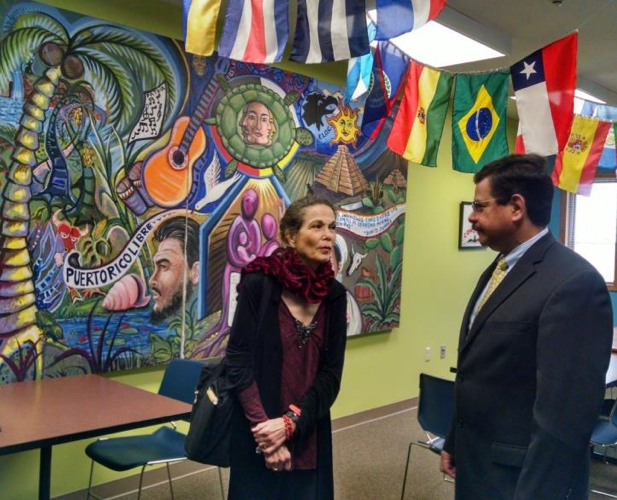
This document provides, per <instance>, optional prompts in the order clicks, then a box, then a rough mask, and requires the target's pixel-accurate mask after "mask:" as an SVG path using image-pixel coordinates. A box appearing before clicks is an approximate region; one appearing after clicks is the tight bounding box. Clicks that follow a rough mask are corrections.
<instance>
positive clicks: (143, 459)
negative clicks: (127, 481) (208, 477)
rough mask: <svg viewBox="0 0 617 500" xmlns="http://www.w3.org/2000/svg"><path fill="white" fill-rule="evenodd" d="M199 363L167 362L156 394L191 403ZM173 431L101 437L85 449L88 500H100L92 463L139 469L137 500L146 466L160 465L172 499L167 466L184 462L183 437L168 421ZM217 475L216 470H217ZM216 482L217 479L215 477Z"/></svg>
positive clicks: (180, 360)
mask: <svg viewBox="0 0 617 500" xmlns="http://www.w3.org/2000/svg"><path fill="white" fill-rule="evenodd" d="M202 366H203V363H200V362H199V361H192V360H188V359H175V360H173V361H171V362H170V363H169V364H168V365H167V368H166V369H165V374H164V375H163V381H162V382H161V386H160V388H159V391H158V393H159V394H160V395H161V396H167V397H168V398H173V399H177V400H179V401H183V402H185V403H189V404H192V403H193V399H194V397H195V386H196V385H197V381H198V380H199V374H200V372H201V368H202ZM171 425H172V426H173V427H174V429H171V428H169V427H161V428H159V429H158V430H156V431H155V432H154V433H152V434H144V435H140V436H128V437H118V438H101V439H98V440H97V441H95V442H94V443H91V444H90V445H88V446H87V447H86V455H88V456H89V457H90V458H91V459H92V465H91V467H90V480H89V482H88V496H87V497H86V498H87V499H88V500H89V499H90V496H92V497H94V498H97V499H100V497H98V496H97V495H95V494H94V493H93V492H92V475H93V472H94V462H97V463H99V464H101V465H103V466H104V467H107V468H108V469H111V470H115V471H118V472H120V471H125V470H129V469H133V468H134V467H139V466H141V474H140V475H139V490H138V493H137V499H138V500H139V498H140V496H141V488H142V482H143V476H144V471H145V469H146V467H147V466H148V465H154V464H162V463H164V464H165V465H166V466H167V477H168V478H169V490H170V491H171V498H172V499H173V498H174V491H173V487H172V484H171V471H170V469H169V464H170V463H171V462H178V461H181V460H186V456H185V452H184V439H185V437H186V436H185V435H184V434H182V433H181V432H178V431H176V430H175V424H174V423H173V422H171ZM219 475H220V470H219ZM219 479H220V477H219Z"/></svg>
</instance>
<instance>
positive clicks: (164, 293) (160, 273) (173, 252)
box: [150, 238, 199, 323]
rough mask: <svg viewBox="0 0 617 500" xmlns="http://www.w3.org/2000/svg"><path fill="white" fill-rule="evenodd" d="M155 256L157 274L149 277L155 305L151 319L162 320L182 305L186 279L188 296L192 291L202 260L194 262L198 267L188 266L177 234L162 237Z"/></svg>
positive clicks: (153, 320) (154, 320) (156, 321)
mask: <svg viewBox="0 0 617 500" xmlns="http://www.w3.org/2000/svg"><path fill="white" fill-rule="evenodd" d="M153 260H154V274H153V275H152V276H151V278H150V288H151V290H152V300H153V302H154V307H153V308H152V312H151V313H150V319H151V320H152V322H153V323H160V322H161V321H163V320H165V319H167V318H169V317H170V316H172V315H173V314H175V313H177V312H178V311H179V310H180V309H181V307H182V285H183V283H184V282H185V281H186V296H187V297H190V296H191V295H192V293H193V290H194V287H195V284H196V280H197V279H198V275H199V267H198V266H199V264H198V263H195V264H194V265H193V267H194V268H195V269H189V267H188V265H187V262H186V259H185V258H184V252H183V250H182V244H181V243H180V241H179V240H177V239H176V238H167V239H165V240H163V241H161V243H160V244H159V247H158V250H157V252H156V254H155V255H154V257H153ZM185 276H186V280H185Z"/></svg>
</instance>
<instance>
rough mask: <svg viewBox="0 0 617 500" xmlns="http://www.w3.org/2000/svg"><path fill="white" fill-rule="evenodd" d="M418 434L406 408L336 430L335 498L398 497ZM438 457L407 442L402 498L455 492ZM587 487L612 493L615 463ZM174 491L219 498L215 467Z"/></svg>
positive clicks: (597, 466) (157, 494) (153, 496)
mask: <svg viewBox="0 0 617 500" xmlns="http://www.w3.org/2000/svg"><path fill="white" fill-rule="evenodd" d="M422 438H424V434H423V433H422V431H421V429H420V427H419V425H418V422H417V420H416V411H415V410H405V411H403V412H400V413H397V414H394V415H391V416H389V417H384V418H381V419H379V420H375V421H372V422H368V423H363V424H359V425H355V426H352V427H347V428H343V429H339V430H338V431H335V433H334V438H333V442H334V481H335V488H336V499H337V500H395V499H400V498H401V490H402V485H403V474H404V472H405V459H406V457H407V449H408V446H409V442H410V440H414V441H415V440H417V439H422ZM438 463H439V459H438V457H437V455H435V454H433V453H431V452H430V451H428V450H425V449H421V448H419V447H417V446H414V447H412V452H411V458H410V463H409V473H408V477H407V483H406V492H405V500H452V499H453V498H454V485H453V484H452V483H449V482H445V481H444V480H443V479H442V475H441V473H440V472H439V470H438ZM172 470H173V469H172ZM172 473H173V472H172ZM227 477H228V475H227V471H226V470H223V481H224V482H225V487H226V481H227ZM591 488H592V489H598V490H602V491H603V492H607V493H610V494H612V495H617V465H606V464H604V463H602V462H597V461H593V463H592V480H591ZM174 496H175V499H176V500H206V499H207V500H219V499H221V498H222V497H221V489H220V486H219V478H218V471H217V469H215V468H210V469H208V470H205V471H203V472H198V473H195V474H192V475H190V476H187V477H182V478H177V479H176V480H174ZM115 498H118V499H121V500H134V499H136V498H137V494H136V492H135V493H133V494H130V495H124V496H121V497H115ZM141 498H142V499H143V500H167V499H169V498H171V497H170V493H169V487H168V485H167V483H162V484H159V485H157V486H154V487H151V488H148V489H147V490H145V491H144V492H143V493H142V497H141ZM589 498H590V500H606V499H607V498H609V497H607V496H604V495H600V494H594V493H592V494H590V497H589ZM108 500H109V499H108ZM247 500H249V499H247ZM290 500H291V499H290Z"/></svg>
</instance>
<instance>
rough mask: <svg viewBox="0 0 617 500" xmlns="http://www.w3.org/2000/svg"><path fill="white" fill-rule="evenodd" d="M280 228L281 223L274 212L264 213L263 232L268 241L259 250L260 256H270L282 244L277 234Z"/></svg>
mask: <svg viewBox="0 0 617 500" xmlns="http://www.w3.org/2000/svg"><path fill="white" fill-rule="evenodd" d="M278 230H279V224H278V222H277V221H276V219H275V218H274V216H272V214H268V213H266V214H264V215H263V217H262V218H261V232H262V233H263V235H264V238H265V239H266V242H265V243H264V245H263V246H262V247H261V250H260V251H259V256H260V257H269V256H270V255H272V253H273V252H274V251H275V250H276V249H277V248H278V247H280V246H281V245H279V242H278V241H277V240H276V235H277V233H278Z"/></svg>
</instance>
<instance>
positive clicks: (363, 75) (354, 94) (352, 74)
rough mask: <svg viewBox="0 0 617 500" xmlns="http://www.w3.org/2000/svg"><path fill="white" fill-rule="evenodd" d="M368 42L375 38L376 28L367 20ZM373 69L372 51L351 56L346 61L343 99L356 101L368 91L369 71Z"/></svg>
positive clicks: (369, 82)
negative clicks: (345, 82)
mask: <svg viewBox="0 0 617 500" xmlns="http://www.w3.org/2000/svg"><path fill="white" fill-rule="evenodd" d="M367 29H368V39H369V42H372V41H373V40H375V34H376V33H377V28H376V27H375V25H374V24H373V23H372V22H371V21H368V22H367ZM372 71H373V52H369V53H368V54H365V55H363V56H359V57H352V58H351V59H350V60H349V62H348V63H347V85H346V87H345V89H346V91H345V99H346V100H347V101H357V100H358V99H360V97H362V96H363V95H364V94H366V93H367V92H368V88H369V86H370V84H371V73H372Z"/></svg>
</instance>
